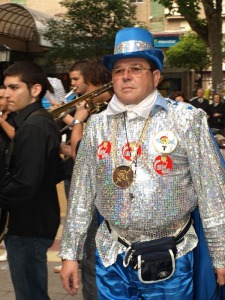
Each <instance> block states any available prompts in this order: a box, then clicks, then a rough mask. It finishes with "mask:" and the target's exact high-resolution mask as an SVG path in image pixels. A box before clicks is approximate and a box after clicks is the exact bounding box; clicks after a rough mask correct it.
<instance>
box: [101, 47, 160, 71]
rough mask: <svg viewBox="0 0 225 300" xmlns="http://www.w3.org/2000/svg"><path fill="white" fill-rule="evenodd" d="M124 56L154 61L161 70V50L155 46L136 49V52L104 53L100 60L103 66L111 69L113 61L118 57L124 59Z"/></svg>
mask: <svg viewBox="0 0 225 300" xmlns="http://www.w3.org/2000/svg"><path fill="white" fill-rule="evenodd" d="M124 58H144V59H147V60H150V61H153V62H154V63H156V65H157V67H158V69H159V70H160V72H161V71H162V66H163V59H164V55H163V52H162V50H160V49H156V48H154V49H150V50H143V51H136V52H126V53H118V54H112V55H106V56H104V57H103V59H102V62H103V64H104V66H105V67H106V68H107V69H108V70H110V71H111V70H112V68H113V65H114V64H115V62H116V61H118V60H119V59H124Z"/></svg>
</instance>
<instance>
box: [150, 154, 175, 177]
mask: <svg viewBox="0 0 225 300" xmlns="http://www.w3.org/2000/svg"><path fill="white" fill-rule="evenodd" d="M153 168H154V170H155V171H156V172H157V173H158V174H159V175H167V174H169V173H170V172H171V170H172V168H173V161H172V159H171V157H170V156H169V155H158V156H157V157H156V158H155V159H154V162H153Z"/></svg>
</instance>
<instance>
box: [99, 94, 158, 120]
mask: <svg viewBox="0 0 225 300" xmlns="http://www.w3.org/2000/svg"><path fill="white" fill-rule="evenodd" d="M158 94H159V92H158V91H157V89H155V90H154V91H153V92H152V93H151V94H150V95H148V96H147V97H146V98H145V99H144V100H143V101H141V102H140V103H139V104H130V105H124V104H123V103H121V102H120V101H119V99H118V98H117V97H116V95H115V94H114V95H113V97H112V99H111V101H110V102H109V104H108V106H107V109H106V112H105V113H106V114H107V115H117V114H119V113H122V112H127V117H128V119H134V118H136V117H137V116H141V117H144V118H146V119H147V117H148V116H149V113H150V111H151V110H152V108H153V107H154V105H155V101H156V99H157V96H158Z"/></svg>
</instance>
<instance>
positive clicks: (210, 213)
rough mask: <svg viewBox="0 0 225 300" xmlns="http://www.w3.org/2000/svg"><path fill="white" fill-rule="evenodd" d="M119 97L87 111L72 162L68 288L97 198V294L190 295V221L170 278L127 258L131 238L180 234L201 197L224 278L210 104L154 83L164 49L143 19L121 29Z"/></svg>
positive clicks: (115, 73) (65, 254)
mask: <svg viewBox="0 0 225 300" xmlns="http://www.w3.org/2000/svg"><path fill="white" fill-rule="evenodd" d="M103 63H104V64H105V66H106V67H107V68H108V69H109V70H111V71H112V78H113V86H114V92H115V95H114V96H113V98H112V100H111V102H110V103H109V105H108V108H107V110H106V111H105V112H103V113H100V114H98V115H93V116H91V117H90V119H89V121H88V123H87V127H86V130H85V134H84V136H83V139H82V142H81V144H80V148H79V151H78V154H77V159H76V162H75V165H74V172H73V177H72V184H71V190H70V199H69V204H68V210H67V216H66V221H65V227H64V232H63V236H62V241H61V249H60V253H59V256H60V257H61V258H62V259H63V268H62V271H61V278H62V282H63V285H64V288H65V289H66V290H67V291H68V293H70V294H71V295H75V294H76V293H77V290H78V288H79V276H78V264H77V261H78V260H80V259H81V258H82V253H83V251H82V249H83V245H84V242H85V238H86V234H87V229H88V226H89V224H90V222H91V215H92V209H93V204H95V205H96V207H97V208H98V210H99V212H100V214H101V215H102V216H103V217H104V219H105V220H107V221H108V225H109V227H110V231H111V233H110V232H109V228H108V227H107V224H106V222H105V221H103V223H102V224H101V225H100V226H99V229H98V232H97V236H96V244H97V253H96V259H97V265H96V273H97V285H98V299H100V300H103V299H104V300H106V299H110V300H113V299H115V300H117V299H122V300H126V299H157V300H161V299H167V297H171V298H170V299H173V300H180V299H182V300H184V299H185V300H191V299H194V287H193V264H194V258H193V249H194V248H195V247H196V245H197V243H198V237H197V235H196V233H195V230H194V228H193V226H192V225H191V226H190V227H189V228H188V230H187V232H185V235H184V237H183V239H182V242H181V243H179V244H178V245H177V255H176V268H175V272H174V273H173V275H172V276H171V277H170V278H169V279H167V280H164V281H159V282H152V283H143V282H141V281H140V280H139V277H138V271H137V270H134V269H133V268H132V267H130V266H128V267H125V266H124V265H123V258H124V252H125V251H126V248H125V247H124V245H122V244H121V243H120V242H118V236H122V237H123V238H125V239H126V240H127V241H129V242H131V243H132V242H142V241H149V240H155V239H159V238H162V237H167V236H177V235H178V234H179V233H180V232H182V230H183V229H184V228H186V226H187V224H188V221H189V219H190V214H191V212H192V211H193V210H194V209H195V208H196V207H197V206H199V210H200V214H201V219H202V223H203V227H204V233H205V236H206V239H207V243H208V248H209V252H210V255H211V259H212V263H213V267H214V268H215V271H216V273H217V281H218V283H219V284H220V285H224V284H225V188H224V187H225V172H224V168H223V165H222V161H221V160H220V158H219V155H218V152H217V149H216V147H215V144H214V142H213V140H212V138H211V135H210V132H209V130H208V125H207V116H206V113H205V112H204V111H203V110H201V109H196V108H194V107H193V106H192V105H190V104H187V103H182V102H176V101H173V100H170V99H165V98H163V97H162V96H161V95H160V94H159V92H158V91H157V85H158V82H159V79H160V74H161V69H162V65H163V53H162V51H161V50H159V49H156V48H154V42H153V36H152V35H151V33H149V32H148V31H147V30H145V29H142V28H126V29H122V30H120V31H119V32H118V34H117V36H116V41H115V51H114V54H113V55H108V56H105V57H104V58H103Z"/></svg>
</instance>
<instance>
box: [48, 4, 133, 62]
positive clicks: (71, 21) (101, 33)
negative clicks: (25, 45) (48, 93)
mask: <svg viewBox="0 0 225 300" xmlns="http://www.w3.org/2000/svg"><path fill="white" fill-rule="evenodd" d="M60 4H61V5H62V6H64V7H66V8H67V13H66V14H65V16H64V17H63V18H62V19H50V20H49V21H48V24H47V30H46V32H45V34H44V36H45V38H46V39H48V40H49V41H50V42H51V43H52V45H53V48H52V50H51V51H50V53H49V54H50V56H51V57H52V58H54V59H58V60H61V61H66V60H71V59H72V60H74V59H81V58H91V57H101V56H102V55H105V54H108V53H112V52H113V46H114V39H115V35H116V32H117V31H118V30H119V29H121V28H123V27H129V26H134V25H135V24H136V19H135V13H136V6H135V5H134V4H133V3H131V1H128V0H105V1H99V0H63V1H61V2H60Z"/></svg>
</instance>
